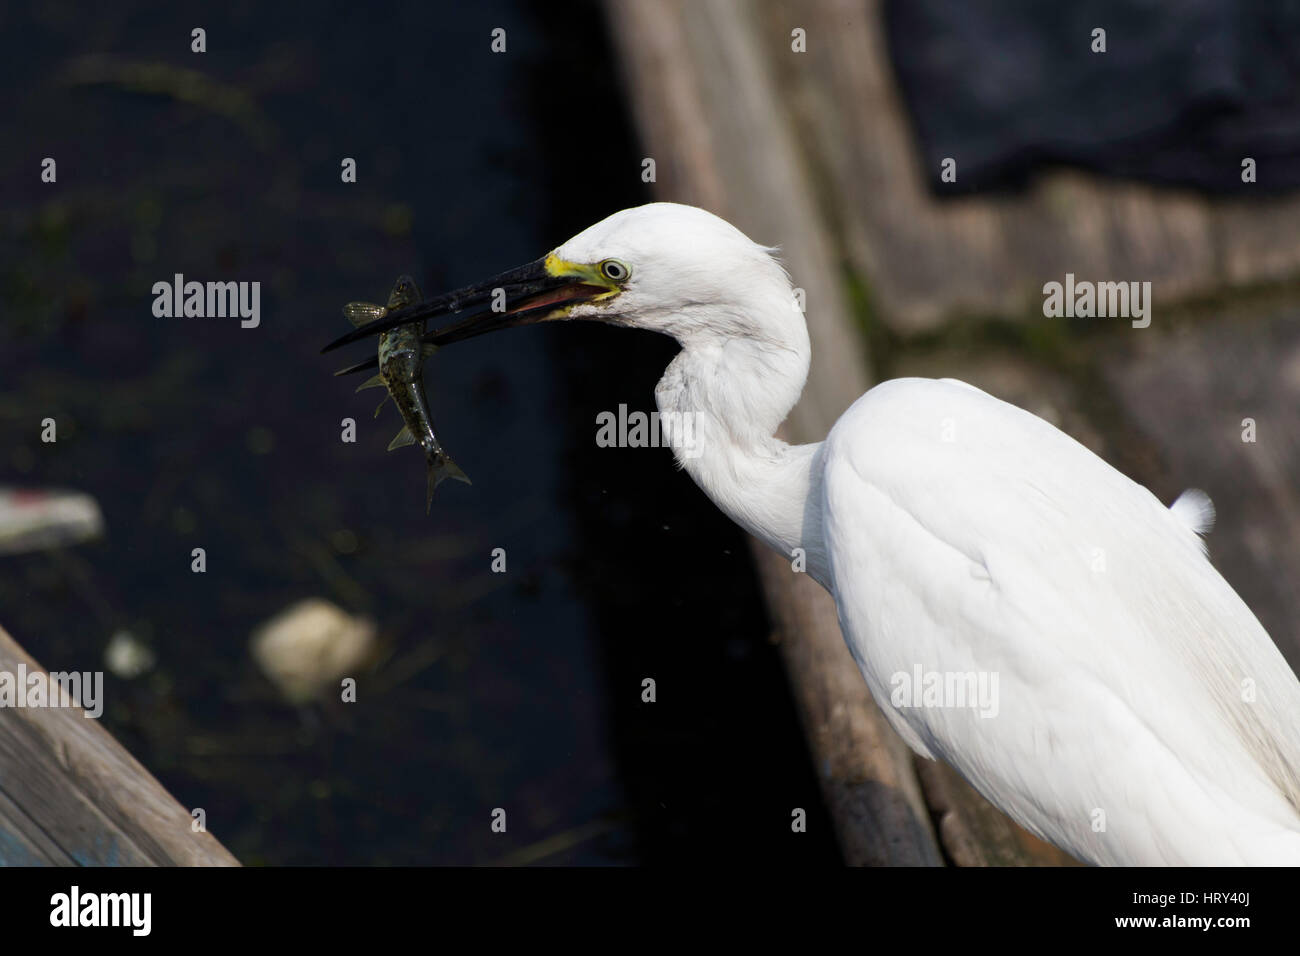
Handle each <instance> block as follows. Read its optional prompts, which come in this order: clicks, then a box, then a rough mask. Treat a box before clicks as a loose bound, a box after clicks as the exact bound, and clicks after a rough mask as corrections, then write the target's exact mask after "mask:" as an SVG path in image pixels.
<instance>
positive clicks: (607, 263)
mask: <svg viewBox="0 0 1300 956" xmlns="http://www.w3.org/2000/svg"><path fill="white" fill-rule="evenodd" d="M600 274H601V275H603V276H604V277H605V278H606V279H608V280H609V281H610V282H622V281H623V280H624V279H626V278H627V277H628V276H630V275H631V274H632V270H631V269H629V268H628V267H627V266H625V265H624V264H623V263H621V262H619V261H618V260H617V259H606V260H604V261H603V262H602V263H601V264H600Z"/></svg>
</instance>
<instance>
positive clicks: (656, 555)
mask: <svg viewBox="0 0 1300 956" xmlns="http://www.w3.org/2000/svg"><path fill="white" fill-rule="evenodd" d="M600 14H601V11H600V8H599V7H598V6H595V5H585V4H576V5H564V4H559V5H556V4H550V5H546V6H545V7H538V8H535V9H533V8H526V7H524V6H523V5H522V4H516V3H505V2H489V3H475V4H463V5H460V4H458V5H448V7H447V8H446V9H442V8H436V7H433V6H422V7H412V8H411V9H409V10H404V11H401V12H397V11H386V10H384V9H382V8H377V7H374V6H368V5H355V6H346V7H339V8H338V9H337V10H336V11H333V12H331V13H329V14H328V15H326V14H324V13H322V11H321V10H320V9H319V8H315V7H306V6H304V7H302V8H300V9H294V8H292V7H270V8H268V7H264V6H262V5H260V4H254V3H235V4H229V5H225V6H223V7H221V8H213V9H211V10H204V11H203V12H202V13H199V12H195V11H193V10H186V9H184V8H183V7H177V6H175V5H165V6H164V5H159V6H158V7H157V8H149V9H146V8H144V7H142V6H137V5H135V4H130V3H127V4H119V5H114V6H112V7H110V8H99V7H94V8H85V9H83V8H78V7H72V6H64V5H60V4H57V3H55V4H43V5H40V6H39V7H36V8H33V9H32V10H28V11H15V10H8V11H6V12H4V13H3V15H2V16H3V20H2V21H0V36H3V37H4V41H3V43H4V47H5V56H3V57H0V77H2V78H3V82H2V84H0V96H3V112H2V113H0V115H3V116H4V117H5V118H6V123H5V126H6V129H5V142H6V143H7V147H6V149H5V151H4V153H3V154H2V156H0V164H2V165H3V169H2V170H0V172H2V173H3V183H4V186H3V188H4V190H5V202H4V207H3V208H4V212H3V219H2V220H0V223H2V228H3V233H2V236H3V238H2V239H0V242H2V243H3V245H2V246H0V308H2V309H3V321H2V322H0V435H2V436H3V441H0V484H16V485H20V486H33V487H46V486H54V487H66V488H73V489H79V490H84V491H88V492H90V493H92V494H93V495H94V496H95V497H96V498H97V499H98V501H99V502H100V505H101V507H102V508H103V510H104V513H105V516H106V520H107V525H108V533H107V535H106V537H105V538H104V540H102V541H99V542H96V543H93V544H87V545H81V546H77V547H75V548H73V549H70V550H68V551H66V552H63V553H60V554H38V555H28V556H22V557H8V558H0V624H3V626H5V627H6V628H8V629H9V630H10V631H11V633H13V635H14V636H15V637H16V638H17V639H18V640H19V641H20V642H21V643H23V645H24V646H25V647H26V648H27V649H28V650H29V651H30V652H31V653H32V654H34V655H35V656H36V657H37V659H38V660H40V661H41V662H42V663H43V664H44V665H45V666H47V667H49V668H51V669H60V670H71V669H98V668H100V667H101V663H100V662H101V660H102V653H103V648H104V645H105V644H106V643H107V640H108V637H109V635H110V634H112V633H113V632H114V631H115V630H117V629H120V628H125V629H128V630H130V631H131V632H132V633H134V634H136V635H137V636H138V637H140V638H141V639H142V640H143V641H144V642H145V643H147V644H148V645H149V646H150V647H151V648H152V649H153V651H154V652H155V653H156V655H157V658H158V664H157V666H156V668H155V669H154V670H153V671H152V672H151V673H149V674H147V675H145V676H143V677H141V678H138V679H137V680H134V681H124V680H121V679H118V678H115V677H113V676H112V675H107V676H106V682H107V687H106V696H107V708H106V712H105V716H104V721H105V724H106V726H107V727H108V728H109V729H110V730H111V731H112V732H113V733H114V734H116V735H117V736H118V737H119V738H120V739H121V740H123V742H124V743H125V744H126V745H127V746H128V747H129V748H130V749H131V750H132V752H133V753H135V754H136V756H138V757H139V758H140V759H141V761H142V762H143V763H144V764H145V765H146V766H147V767H149V768H150V769H151V770H152V771H153V772H154V773H155V774H156V775H158V777H159V778H160V779H161V780H162V781H163V783H164V784H165V785H166V786H167V787H168V788H169V789H170V790H171V791H172V792H173V793H174V794H175V795H176V796H177V797H178V799H180V800H181V802H182V803H184V804H186V805H187V806H191V807H202V808H204V810H205V811H206V813H207V819H208V825H209V827H210V828H211V829H212V830H213V831H214V832H215V833H216V834H217V835H218V836H219V837H220V838H221V839H222V841H223V842H224V843H225V844H226V845H227V846H228V847H229V848H230V849H231V850H232V851H233V852H234V853H235V854H236V855H237V856H238V857H239V858H240V859H241V860H243V861H244V862H246V863H250V864H256V863H269V864H301V863H365V864H409V863H496V862H518V863H526V862H541V863H550V864H555V863H574V864H600V863H635V862H644V861H661V862H680V861H685V860H691V861H705V860H708V861H719V862H738V861H744V860H760V859H761V860H784V861H789V862H795V861H807V862H813V861H818V862H829V861H834V860H836V859H837V856H836V851H835V849H834V846H833V843H832V841H831V840H830V838H829V836H828V833H829V824H828V822H827V819H826V817H825V814H824V811H823V810H822V808H821V806H820V804H819V798H818V793H817V787H816V781H815V779H814V777H813V775H812V773H811V770H810V767H809V765H808V757H807V754H806V752H805V750H804V749H803V745H802V740H801V736H800V733H799V730H798V727H797V722H796V718H795V714H794V711H793V708H792V706H791V704H790V701H789V697H788V693H787V689H786V687H785V684H784V678H783V675H782V672H781V670H780V667H779V662H778V660H777V658H776V655H775V653H774V650H773V649H772V648H771V646H770V645H769V644H768V643H767V640H766V637H767V622H766V620H765V618H764V616H763V613H762V604H761V597H760V595H759V593H758V592H757V590H756V586H755V582H754V580H753V576H752V571H751V568H750V564H749V558H748V553H747V550H746V544H745V541H744V539H743V537H742V536H741V535H740V534H739V532H737V531H736V530H735V529H734V528H732V527H731V526H730V525H729V524H728V523H727V522H726V521H725V520H724V519H723V518H721V516H719V515H718V514H717V513H716V512H715V511H714V510H713V509H712V506H711V505H709V504H708V502H707V501H706V500H705V499H704V497H703V496H702V495H701V494H700V493H699V492H698V491H697V490H696V489H695V487H694V486H693V485H692V484H691V482H690V481H689V480H688V479H687V478H686V477H685V476H684V475H682V474H680V473H678V472H677V471H676V470H675V469H674V467H673V464H672V461H671V457H670V456H669V454H668V453H667V452H666V451H662V450H659V449H600V448H597V447H596V444H595V440H594V439H595V418H596V415H597V413H598V412H600V411H603V410H614V409H617V408H618V406H619V404H620V403H626V404H627V405H628V406H629V407H631V408H634V409H635V408H640V409H644V410H650V409H651V408H652V407H653V396H652V390H653V386H654V382H655V381H656V379H657V377H658V375H659V374H660V372H661V371H662V368H663V366H664V364H665V363H666V362H667V361H668V359H669V358H671V356H672V354H673V351H674V346H673V343H671V342H669V341H666V340H660V339H658V338H655V337H653V336H647V335H643V334H639V333H632V332H626V331H621V330H615V329H607V328H600V327H583V326H580V325H578V324H574V325H564V326H559V327H548V328H540V329H539V328H533V329H523V330H518V331H515V332H512V333H506V334H504V335H502V336H500V337H489V338H487V339H481V340H475V341H473V342H470V343H466V344H465V345H462V346H457V347H456V349H455V350H454V351H447V352H445V353H442V354H440V355H439V356H437V357H436V358H435V359H434V360H433V361H432V362H431V363H430V365H429V368H428V370H427V372H426V375H427V377H428V386H429V391H430V400H431V404H432V407H433V408H434V410H435V412H436V415H437V419H438V426H439V431H440V434H441V437H442V438H443V440H444V442H445V443H446V444H447V446H448V448H449V450H450V451H451V452H452V454H453V455H454V457H455V458H456V460H457V461H458V462H459V463H460V464H461V465H462V467H464V469H465V470H466V471H467V472H468V473H469V474H470V476H471V477H472V479H473V480H474V485H473V486H472V487H466V486H463V485H459V484H455V483H450V484H446V485H443V486H442V487H441V488H440V489H439V490H438V492H437V494H436V496H435V500H434V504H433V510H432V514H431V515H430V516H428V517H426V516H425V515H424V512H423V502H424V469H423V462H422V461H421V459H420V455H419V453H418V452H417V451H416V450H414V449H409V448H408V449H399V450H397V451H394V452H393V453H391V454H389V453H387V452H385V447H386V445H387V443H388V441H389V439H390V438H391V437H392V435H393V433H395V432H396V430H397V428H398V421H397V419H396V416H395V414H394V413H393V412H392V410H391V406H390V407H389V408H388V409H386V410H385V412H384V413H383V414H381V416H380V417H379V419H377V420H374V419H372V418H371V412H372V410H373V407H374V404H375V401H377V397H376V398H372V397H371V396H376V395H377V393H375V392H367V393H365V394H364V395H355V394H354V393H353V388H354V386H355V384H356V381H355V380H354V379H349V380H343V379H336V378H333V377H332V376H331V374H330V373H331V372H332V371H333V370H334V369H335V368H337V367H339V366H340V365H342V364H346V363H348V362H351V361H356V360H359V359H361V358H364V357H365V354H366V353H365V352H364V350H361V349H358V350H357V351H355V352H348V353H346V354H345V355H344V356H343V357H342V358H338V357H336V356H337V353H336V354H332V355H330V356H328V357H321V356H320V355H318V354H317V350H318V348H319V346H320V345H322V344H323V343H324V342H325V341H327V340H329V339H331V338H333V337H335V336H336V335H337V334H340V333H342V332H343V331H346V328H347V325H346V322H345V320H344V319H343V318H342V315H341V313H340V311H339V307H340V305H341V304H342V303H343V302H345V301H347V300H349V299H357V298H368V299H381V298H383V297H384V296H385V295H386V292H387V289H388V287H389V286H390V285H391V283H392V281H393V279H394V278H395V277H396V275H397V274H398V273H399V272H409V273H411V274H412V275H414V276H415V277H416V278H417V280H419V282H420V284H421V286H422V288H423V289H424V290H425V292H426V293H432V292H436V291H438V290H439V289H441V288H443V287H448V286H452V285H459V284H462V283H464V282H468V281H473V280H475V279H478V278H481V277H482V276H483V275H487V274H490V273H493V272H496V271H499V270H500V269H504V268H507V267H509V266H512V265H515V264H518V263H520V262H524V261H527V260H530V259H533V258H535V257H536V256H537V255H539V254H541V253H542V252H544V251H545V250H547V249H549V248H551V247H553V246H555V245H557V244H558V243H559V242H561V241H562V240H563V239H564V238H566V237H567V236H568V235H570V234H571V233H573V232H576V231H578V230H579V229H581V228H582V227H583V226H585V225H588V224H589V223H590V222H593V221H595V220H596V219H598V218H600V217H601V216H603V215H606V214H608V213H609V212H612V211H614V210H615V209H618V208H621V207H623V206H627V205H633V204H636V203H638V202H642V201H646V200H647V199H649V198H650V197H649V196H648V195H647V194H646V193H645V192H644V191H643V190H644V187H643V185H642V184H641V182H640V178H639V173H640V157H639V155H638V152H637V149H636V146H635V141H634V138H633V133H632V129H631V123H630V121H629V119H628V117H626V116H625V115H624V106H623V103H622V100H621V98H620V92H619V89H618V83H617V77H616V74H615V71H614V69H613V65H612V62H611V60H610V55H611V54H610V50H609V49H608V46H607V43H606V39H605V36H604V33H603V23H602V21H601V15H600ZM195 26H203V27H204V28H205V29H206V30H207V43H208V52H207V53H205V54H201V55H200V54H194V53H191V52H190V49H189V48H190V30H191V29H192V28H193V27H195ZM498 26H499V27H503V28H505V29H506V31H507V52H506V53H505V54H493V53H491V51H490V49H489V44H490V39H491V37H490V33H491V30H492V29H493V28H494V27H498ZM46 156H50V157H53V158H55V159H56V161H57V163H58V167H57V169H58V181H57V183H55V184H43V183H41V182H40V181H39V172H40V163H41V159H42V158H43V157H46ZM343 157H353V158H355V159H356V161H357V168H358V177H357V180H358V181H357V182H356V183H355V184H345V183H342V182H341V181H340V161H341V159H342V158H343ZM178 272H179V273H184V274H185V276H186V278H187V279H198V280H200V281H207V280H257V281H260V282H261V284H262V286H261V288H262V302H261V307H262V321H261V325H260V326H259V327H258V328H255V329H243V328H240V325H239V322H238V320H236V319H219V318H208V319H195V318H189V319H185V318H155V317H154V316H153V314H152V311H151V308H152V302H153V296H152V294H151V291H150V290H151V287H152V285H153V283H155V282H157V281H169V280H170V279H171V277H172V276H173V274H174V273H178ZM45 417H53V418H55V419H56V421H57V422H58V442H57V443H55V444H44V443H42V442H41V441H40V437H39V433H40V421H41V419H43V418H45ZM346 417H352V418H355V419H356V421H357V423H358V434H359V439H358V441H357V442H356V443H354V444H347V443H344V442H342V441H341V440H340V422H341V420H342V419H344V418H346ZM195 547H202V548H204V549H205V551H206V555H207V571H206V573H204V574H195V573H192V572H191V569H190V553H191V549H192V548H195ZM494 548H504V549H505V550H506V554H507V561H508V572H507V573H506V574H493V573H491V571H490V569H489V565H490V554H491V552H492V550H493V549H494ZM312 595H319V596H323V597H326V598H329V599H330V600H332V601H334V602H336V603H338V604H340V605H342V606H343V607H345V608H346V609H348V610H349V611H353V612H357V613H362V614H366V615H368V616H370V617H371V618H373V619H374V620H375V621H377V622H378V625H379V628H380V634H381V642H382V652H381V654H380V655H379V657H378V659H377V660H376V661H375V663H374V664H373V666H371V667H369V668H367V669H366V670H365V671H364V672H363V673H361V674H359V675H358V685H359V692H358V693H359V698H358V701H357V702H356V703H354V704H343V703H338V702H327V703H321V704H314V705H311V706H309V707H305V708H294V707H291V706H289V705H287V704H285V703H284V702H282V701H281V699H280V698H279V697H278V695H277V694H276V692H275V691H274V689H273V688H272V687H271V685H270V684H269V683H268V682H267V681H266V680H265V678H264V677H262V675H261V674H260V672H259V671H258V670H257V668H256V666H255V665H254V664H253V662H252V660H251V658H250V656H249V653H248V639H249V634H250V632H251V631H252V629H253V628H254V627H255V626H256V625H257V624H258V623H259V622H261V621H263V620H265V619H266V618H268V617H270V616H271V615H273V614H275V613H276V612H277V611H279V610H281V609H282V608H284V607H285V606H286V605H288V604H290V603H292V602H293V601H295V600H297V599H299V598H303V597H308V596H312ZM645 677H653V678H654V679H655V680H656V682H657V685H658V698H659V700H658V702H657V703H655V704H644V703H642V701H641V681H642V679H643V678H645ZM2 716H3V715H2V714H0V718H2ZM0 788H3V780H2V779H0ZM497 807H502V808H505V809H506V810H507V813H508V820H509V829H508V832H507V833H506V834H494V833H492V832H491V830H490V828H489V822H490V814H491V812H492V810H493V808H497ZM792 807H804V808H806V809H808V811H809V814H810V830H811V832H810V833H809V834H807V835H793V834H791V833H790V827H789V820H790V810H791V808H792Z"/></svg>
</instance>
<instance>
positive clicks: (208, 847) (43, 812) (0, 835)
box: [0, 629, 238, 866]
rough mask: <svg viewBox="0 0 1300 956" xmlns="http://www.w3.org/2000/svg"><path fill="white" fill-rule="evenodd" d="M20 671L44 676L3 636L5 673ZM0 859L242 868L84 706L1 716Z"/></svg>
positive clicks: (0, 651) (0, 655) (0, 654)
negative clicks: (195, 824)
mask: <svg viewBox="0 0 1300 956" xmlns="http://www.w3.org/2000/svg"><path fill="white" fill-rule="evenodd" d="M21 668H25V669H26V671H27V673H28V674H31V673H34V672H38V671H41V667H40V665H38V664H37V663H36V662H35V661H34V660H33V659H32V658H31V657H30V656H29V655H28V654H27V653H26V651H24V650H23V649H22V648H21V647H19V646H18V644H17V643H16V642H15V641H14V640H13V638H12V637H10V636H9V635H8V634H7V633H5V631H4V630H3V629H0V671H7V672H9V673H14V674H16V673H18V672H19V671H20V669H21ZM0 853H3V854H4V858H5V859H6V860H8V861H10V862H18V863H34V862H46V863H54V864H67V863H69V862H71V863H75V864H78V865H82V866H119V865H125V866H143V865H158V866H165V865H177V866H238V861H237V860H235V858H234V857H233V856H231V855H230V853H229V852H228V851H227V850H226V849H225V848H224V847H223V846H221V844H220V843H218V842H217V840H216V838H215V837H213V836H212V835H211V834H210V833H194V832H193V831H192V830H191V817H190V814H189V811H187V810H186V809H185V808H184V807H182V806H181V805H180V804H179V803H177V802H176V800H175V799H174V798H173V797H172V796H171V795H170V794H169V793H168V792H167V791H166V790H165V789H164V788H163V787H162V785H161V784H160V783H159V782H158V781H157V780H155V779H154V777H153V776H152V775H151V774H150V773H149V772H148V771H147V770H145V768H144V767H142V766H141V765H140V764H139V762H138V761H136V760H135V758H133V757H132V756H131V755H130V754H129V753H127V752H126V750H125V749H124V748H123V747H122V745H121V744H119V743H118V742H117V741H116V740H114V739H113V737H112V735H110V734H109V733H108V731H106V730H104V728H103V727H101V726H100V724H99V722H98V721H96V720H92V719H88V718H87V717H86V716H85V715H84V711H82V710H81V709H80V708H56V707H34V708H29V707H23V708H18V707H6V708H3V709H0ZM11 854H12V855H11Z"/></svg>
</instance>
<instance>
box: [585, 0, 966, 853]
mask: <svg viewBox="0 0 1300 956" xmlns="http://www.w3.org/2000/svg"><path fill="white" fill-rule="evenodd" d="M608 11H609V19H610V22H611V24H612V30H613V34H614V38H615V41H616V43H617V45H618V48H619V50H620V55H621V63H622V65H623V69H624V71H625V74H626V78H627V88H628V92H629V94H630V96H631V99H632V102H633V106H634V111H635V114H636V117H637V121H638V124H639V128H640V130H641V136H642V141H643V143H644V144H645V147H646V150H647V155H648V156H650V157H651V158H653V159H654V160H655V163H656V167H657V171H658V181H657V183H656V190H657V192H658V193H659V195H660V196H661V197H662V198H664V199H671V200H674V201H678V202H689V203H692V204H695V205H699V206H703V207H704V208H707V209H711V210H713V211H714V212H717V213H718V214H719V215H721V216H723V217H724V218H726V219H728V220H730V221H731V222H733V223H735V224H736V225H737V226H738V227H739V228H741V229H742V230H744V231H745V232H746V233H747V234H748V235H750V236H752V237H754V238H755V239H757V240H758V241H761V242H768V243H774V244H775V243H779V244H780V245H781V250H782V257H783V259H784V261H785V263H786V266H787V268H788V269H789V270H790V273H791V275H792V277H793V278H794V282H795V285H796V286H798V287H800V288H802V289H803V290H804V291H805V295H806V301H807V309H808V311H807V315H808V327H809V334H810V336H811V337H812V343H813V363H814V364H813V370H812V374H811V376H810V382H809V386H808V388H807V389H806V390H805V392H804V397H803V399H802V401H800V403H799V406H798V408H797V409H796V410H795V411H794V412H793V413H792V414H791V416H790V418H789V420H788V421H787V423H786V426H785V432H786V434H787V436H788V437H789V438H790V439H791V440H795V441H816V440H820V439H821V438H823V437H825V434H826V431H827V429H828V428H829V426H830V425H831V423H832V422H834V421H835V419H836V418H837V417H838V416H839V414H840V413H841V412H843V410H844V409H845V408H847V407H848V405H849V404H850V403H851V402H852V401H853V400H854V399H856V398H857V397H858V395H860V394H861V393H862V391H864V390H865V389H866V387H867V385H868V384H869V381H868V378H867V375H866V372H865V368H866V363H865V358H866V351H865V345H864V343H863V342H862V341H861V340H859V339H858V338H857V337H856V336H855V334H854V331H853V330H854V324H853V321H852V317H851V315H850V311H849V305H848V303H847V302H846V301H845V298H844V293H843V290H842V288H841V284H840V276H839V274H838V256H837V253H836V251H835V249H834V248H833V246H832V245H831V243H830V242H829V240H828V238H827V236H826V234H825V230H824V228H823V227H822V224H821V222H820V220H819V217H818V214H817V210H816V207H815V202H814V201H813V198H812V194H811V190H810V188H809V185H808V183H807V181H806V179H805V175H804V171H803V169H802V167H801V165H800V163H799V159H798V155H797V151H796V149H795V147H794V144H793V143H792V142H791V141H790V131H789V129H788V128H787V127H786V126H785V124H784V123H783V122H782V121H781V119H780V115H779V108H778V105H777V103H776V101H775V92H774V90H773V89H772V86H771V82H770V78H769V76H768V71H767V69H766V66H765V64H764V63H763V61H762V59H761V56H760V53H759V45H758V43H757V42H756V40H755V38H754V36H753V33H752V26H751V24H750V21H749V19H748V17H747V15H746V14H745V11H744V8H743V5H742V4H739V3H734V2H721V3H683V2H676V0H664V2H646V0H612V2H610V3H609V4H608ZM756 554H757V562H758V567H759V570H760V573H761V579H762V583H763V587H764V591H765V593H766V595H767V599H768V603H769V606H770V608H771V611H772V616H773V619H774V622H775V624H776V628H777V633H778V638H779V641H780V646H781V650H782V654H783V656H784V659H785V663H786V669H787V672H788V674H789V676H790V681H791V686H792V688H793V691H794V696H795V700H796V702H797V704H798V707H799V711H800V714H801V717H802V720H803V724H804V727H805V730H806V732H807V735H808V739H809V743H810V749H811V751H812V754H813V758H814V760H815V762H816V765H817V771H818V776H819V778H820V779H821V782H822V788H823V793H824V796H825V799H826V802H827V805H828V806H829V808H830V811H831V813H832V815H833V818H834V820H835V825H836V828H837V831H838V833H837V835H838V838H839V844H840V848H841V850H842V852H843V853H844V856H845V859H846V860H847V861H849V862H850V863H859V864H861V863H877V864H881V863H900V864H912V865H924V864H938V863H941V862H942V855H941V853H940V851H939V849H938V846H937V843H936V841H935V838H934V834H933V831H932V829H931V827H930V821H929V813H928V811H927V809H926V807H925V803H924V801H923V800H922V798H921V793H920V787H919V784H918V783H917V780H916V775H915V773H914V772H913V770H912V767H911V761H910V758H909V755H908V752H907V748H906V745H905V744H903V743H902V741H901V740H899V739H898V737H897V735H895V734H894V732H893V731H892V730H891V729H890V728H889V727H888V725H887V724H886V723H885V721H884V719H883V717H882V716H881V715H880V713H879V711H878V710H877V709H876V706H875V703H874V702H873V701H872V700H871V696H870V694H869V692H868V691H867V688H866V685H865V684H864V683H863V681H862V678H861V677H860V676H859V674H858V672H857V667H856V665H855V664H854V663H853V659H852V657H851V656H850V654H849V652H848V649H847V648H846V647H845V646H844V640H843V638H842V637H841V636H840V631H839V624H838V622H837V620H836V614H835V606H834V603H833V602H832V601H831V599H830V597H829V595H827V594H826V593H825V591H823V590H822V589H821V588H820V587H818V586H817V585H816V584H815V583H813V582H812V581H811V580H809V579H808V578H807V576H806V575H801V574H796V573H794V572H793V570H792V569H791V566H790V562H789V561H787V560H784V559H783V558H782V557H781V556H780V555H775V554H768V553H766V552H764V551H763V549H761V547H760V548H759V549H758V551H757V552H756Z"/></svg>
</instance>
